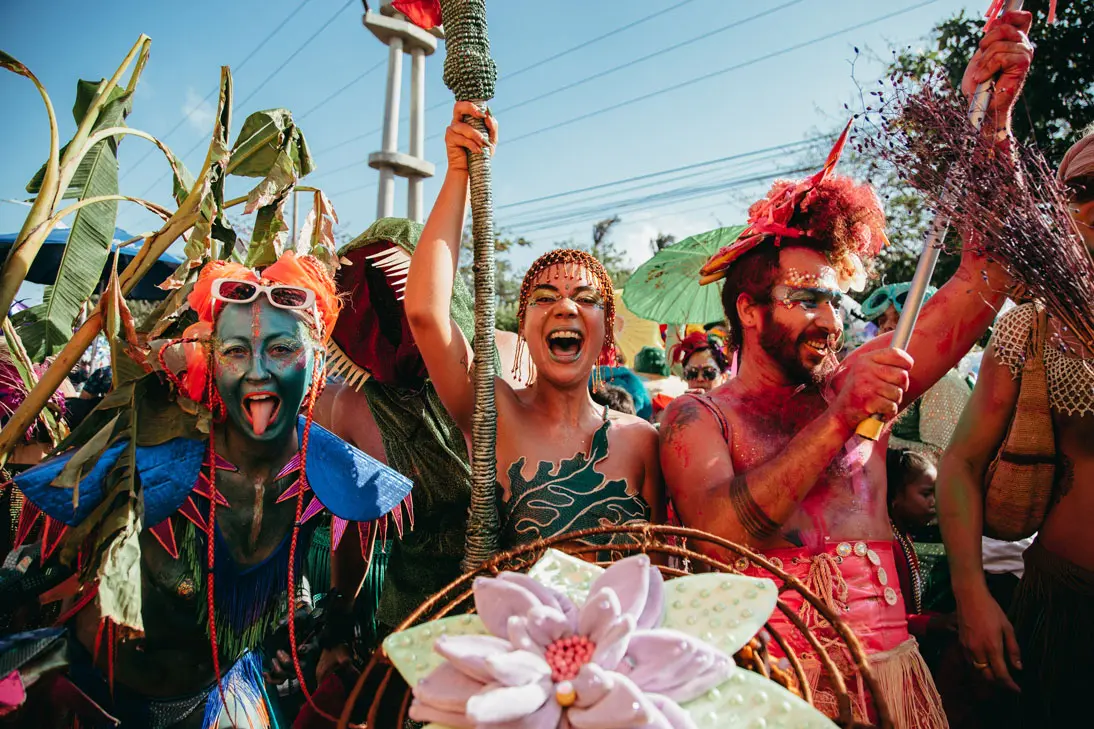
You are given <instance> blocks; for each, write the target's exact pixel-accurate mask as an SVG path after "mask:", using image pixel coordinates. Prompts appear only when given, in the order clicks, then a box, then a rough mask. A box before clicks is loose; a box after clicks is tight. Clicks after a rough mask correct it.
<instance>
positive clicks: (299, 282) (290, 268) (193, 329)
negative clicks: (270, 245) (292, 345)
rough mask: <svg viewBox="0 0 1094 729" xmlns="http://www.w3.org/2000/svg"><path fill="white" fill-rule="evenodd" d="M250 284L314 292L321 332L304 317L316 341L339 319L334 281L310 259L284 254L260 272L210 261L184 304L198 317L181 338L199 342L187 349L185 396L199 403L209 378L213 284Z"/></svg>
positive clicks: (214, 309) (323, 338)
mask: <svg viewBox="0 0 1094 729" xmlns="http://www.w3.org/2000/svg"><path fill="white" fill-rule="evenodd" d="M226 278H231V279H236V280H239V281H253V282H255V283H257V284H263V285H267V286H269V285H273V284H284V285H286V286H298V287H300V288H303V289H309V290H311V291H314V292H315V306H316V309H317V310H318V313H319V324H320V325H321V327H322V329H321V331H316V322H315V321H314V320H313V319H312V318H311V317H307V318H306V319H305V321H306V322H307V323H308V325H309V327H310V328H311V329H312V331H313V332H314V334H315V335H316V339H317V341H318V342H319V343H320V344H322V343H325V342H326V340H327V338H328V337H329V336H330V332H331V331H332V330H333V329H334V322H335V320H337V319H338V310H339V309H340V308H341V301H339V299H338V294H337V292H336V290H335V286H334V279H332V278H331V276H330V274H328V273H327V270H326V269H325V268H324V267H323V264H322V263H320V262H319V260H318V259H316V258H314V257H312V256H297V255H296V254H295V253H293V252H292V251H288V252H286V253H285V254H284V255H282V256H281V258H279V259H277V262H276V263H273V264H272V265H270V266H268V267H266V268H265V269H263V270H262V271H261V272H258V271H255V270H254V269H251V268H247V267H246V266H244V265H242V264H239V263H235V262H233V261H212V262H210V263H208V264H206V266H205V267H204V268H202V270H201V274H200V275H199V276H198V280H197V283H195V284H194V288H193V290H192V291H191V292H190V295H189V297H188V298H187V301H188V302H189V304H190V308H191V309H193V310H194V312H195V313H196V314H197V315H198V321H197V323H196V324H193V325H191V326H190V327H188V328H187V329H186V332H185V334H184V335H183V338H184V339H187V340H200V342H201V344H200V345H198V346H187V347H186V373H185V374H184V375H183V377H182V385H183V389H184V390H185V392H186V395H187V396H188V397H189V398H190V399H191V400H195V401H197V402H202V400H203V396H204V395H207V394H208V393H206V392H205V389H206V383H207V381H208V376H209V352H208V350H207V346H208V343H209V340H211V339H212V336H213V332H214V330H215V328H216V317H217V314H218V313H219V309H220V307H218V306H217V303H218V302H217V301H216V300H215V299H213V285H214V284H215V283H216V282H217V281H219V280H221V279H226Z"/></svg>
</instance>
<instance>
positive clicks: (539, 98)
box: [498, 0, 804, 113]
mask: <svg viewBox="0 0 1094 729" xmlns="http://www.w3.org/2000/svg"><path fill="white" fill-rule="evenodd" d="M801 2H804V0H790V2H787V3H783V4H782V5H777V6H775V7H773V8H768V9H767V10H764V11H762V12H759V13H756V14H755V15H751V16H749V17H747V18H742V19H741V20H735V21H733V22H732V23H729V24H728V25H723V26H722V27H720V28H715V29H714V30H710V31H707V32H706V33H702V34H701V35H697V36H695V37H694V38H689V39H688V40H685V41H680V42H679V43H675V44H673V45H671V46H668V47H667V48H662V49H661V50H658V51H654V52H653V53H648V54H646V55H645V56H642V57H641V58H636V59H634V60H633V61H628V62H626V63H621V64H619V65H618V66H613V67H612V68H609V69H607V70H604V71H599V72H597V73H594V74H593V75H591V76H586V77H585V78H582V79H578V80H577V81H574V82H572V83H568V84H566V85H564V86H559V87H558V88H556V89H552V90H551V91H548V92H546V93H543V94H540V95H539V96H533V97H532V98H530V99H525V100H524V101H519V102H517V103H516V104H513V105H512V106H507V107H505V108H502V109H498V112H499V113H502V112H507V111H513V110H514V109H519V108H521V107H522V106H527V105H528V104H534V103H535V102H537V101H542V100H543V99H546V98H548V97H550V96H554V95H555V94H560V93H562V92H563V91H569V90H570V89H573V88H577V87H578V86H581V85H583V84H587V83H589V82H590V81H595V80H596V79H598V78H603V77H604V76H608V75H610V74H613V73H615V72H616V71H622V70H623V69H627V68H630V67H632V66H634V65H637V64H639V63H644V62H646V61H648V60H650V59H651V58H657V57H658V56H662V55H664V54H666V53H670V52H672V51H675V50H678V49H680V48H684V47H686V46H690V45H692V44H693V43H698V42H699V41H701V40H706V39H707V38H711V37H713V36H716V35H718V34H719V33H724V32H726V31H727V30H732V29H733V28H739V27H740V26H742V25H747V24H748V23H751V22H752V21H754V20H759V19H760V18H763V17H765V16H767V15H772V14H774V13H777V12H779V11H780V10H785V9H786V8H788V7H790V6H792V5H798V4H799V3H801Z"/></svg>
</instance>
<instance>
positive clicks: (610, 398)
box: [592, 385, 635, 415]
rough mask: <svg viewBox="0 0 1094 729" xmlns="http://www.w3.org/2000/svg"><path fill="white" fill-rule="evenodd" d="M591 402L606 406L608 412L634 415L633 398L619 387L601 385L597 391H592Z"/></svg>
mask: <svg viewBox="0 0 1094 729" xmlns="http://www.w3.org/2000/svg"><path fill="white" fill-rule="evenodd" d="M592 396H593V402H595V403H596V404H598V405H607V406H608V409H609V410H614V411H616V412H617V413H625V414H627V415H634V414H635V411H634V398H633V397H631V394H630V393H629V392H627V391H626V390H625V389H624V388H622V387H620V386H619V385H601V387H600V389H599V390H593V391H592Z"/></svg>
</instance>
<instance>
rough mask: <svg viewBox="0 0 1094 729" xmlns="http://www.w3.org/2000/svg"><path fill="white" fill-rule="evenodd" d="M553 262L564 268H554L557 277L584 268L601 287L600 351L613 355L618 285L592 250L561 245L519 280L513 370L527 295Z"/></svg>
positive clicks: (519, 348) (520, 345) (520, 346)
mask: <svg viewBox="0 0 1094 729" xmlns="http://www.w3.org/2000/svg"><path fill="white" fill-rule="evenodd" d="M552 266H561V267H562V270H561V271H556V272H555V278H558V277H559V275H561V274H564V275H566V276H571V277H572V276H576V275H577V274H578V272H580V271H582V270H584V271H585V272H586V273H588V274H589V276H590V278H591V279H592V281H593V283H594V284H595V285H596V287H597V289H599V290H600V295H601V296H602V297H603V298H604V348H603V352H604V354H602V355H601V359H602V360H603V359H604V358H605V357H607V358H609V359H610V358H611V356H612V354H613V353H614V351H615V287H614V286H613V285H612V278H611V276H609V275H608V271H607V270H606V269H605V268H604V264H602V263H601V262H600V261H598V260H597V259H596V257H595V256H593V255H592V254H590V253H586V252H585V251H579V250H576V249H573V248H558V249H555V250H553V251H547V252H546V253H544V254H543V255H542V256H540V257H539V258H537V259H536V260H535V261H534V262H533V263H532V266H531V267H530V268H529V269H528V273H526V274H524V280H523V281H522V282H521V284H520V300H519V302H518V303H517V337H518V339H517V356H516V358H515V359H514V363H513V372H514V373H517V372H518V371H519V370H518V368H519V365H520V360H521V355H522V353H523V350H524V315H525V313H526V312H527V311H528V298H529V297H530V296H531V295H532V290H533V289H534V288H535V283H536V279H537V278H539V275H540V274H541V273H543V272H544V271H546V270H547V269H549V268H551V267H552ZM598 373H599V367H598V368H596V370H594V377H596V375H597V374H598Z"/></svg>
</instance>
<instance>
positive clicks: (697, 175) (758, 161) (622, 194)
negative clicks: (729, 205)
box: [517, 154, 785, 219]
mask: <svg viewBox="0 0 1094 729" xmlns="http://www.w3.org/2000/svg"><path fill="white" fill-rule="evenodd" d="M784 156H785V155H783V154H773V155H768V156H764V157H756V158H753V159H751V160H749V161H748V162H745V163H744V164H738V165H734V166H733V167H732V171H733V173H734V174H737V175H740V174H743V173H745V172H750V173H751V172H754V171H756V170H760V169H763V167H764V165H765V164H769V163H772V162H779V161H782V158H783V157H784ZM725 172H726V170H725V168H722V169H717V168H712V169H708V170H705V171H700V172H685V173H682V174H680V175H677V176H675V177H668V178H665V179H660V180H654V181H645V182H640V183H638V184H637V185H635V186H633V187H630V188H627V189H614V190H605V191H602V192H600V193H597V194H594V195H590V196H586V197H584V198H582V199H581V200H580V201H569V202H562V203H560V204H556V205H549V206H547V207H543V208H538V209H534V210H529V211H525V212H524V213H517V216H518V217H519V216H520V215H523V216H524V219H535V217H536V216H540V217H546V216H551V215H562V214H568V213H570V212H571V211H572V210H573V209H574V205H576V204H587V203H590V202H592V201H594V200H607V202H603V203H598V205H604V206H610V205H612V204H613V203H612V200H613V199H615V200H617V201H618V200H623V201H626V200H628V199H630V198H628V197H626V196H627V195H634V194H636V193H638V192H640V191H647V192H648V191H651V190H654V189H656V188H664V187H665V186H666V185H671V184H673V183H688V184H690V185H691V187H679V186H678V187H670V188H667V189H661V190H660V191H659V192H648V194H650V195H651V198H653V197H656V196H659V195H672V194H676V193H678V192H680V191H686V190H693V189H697V186H698V185H699V183H700V182H701V178H704V177H706V178H707V179H708V181H705V182H703V184H710V182H709V178H710V177H711V176H714V175H719V174H720V175H722V177H721V178H719V180H718V181H717V182H715V183H714V184H715V185H718V184H721V183H722V182H724V180H725V179H726V178H725V177H724V175H725Z"/></svg>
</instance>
